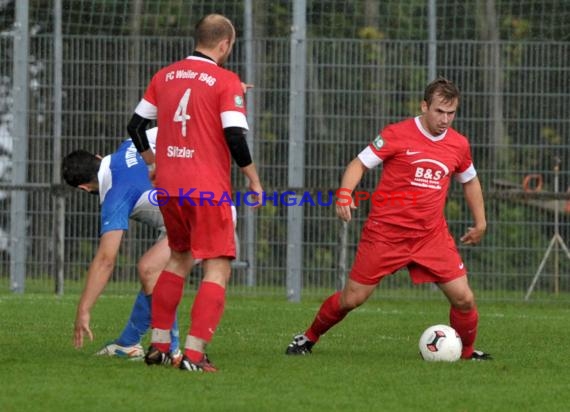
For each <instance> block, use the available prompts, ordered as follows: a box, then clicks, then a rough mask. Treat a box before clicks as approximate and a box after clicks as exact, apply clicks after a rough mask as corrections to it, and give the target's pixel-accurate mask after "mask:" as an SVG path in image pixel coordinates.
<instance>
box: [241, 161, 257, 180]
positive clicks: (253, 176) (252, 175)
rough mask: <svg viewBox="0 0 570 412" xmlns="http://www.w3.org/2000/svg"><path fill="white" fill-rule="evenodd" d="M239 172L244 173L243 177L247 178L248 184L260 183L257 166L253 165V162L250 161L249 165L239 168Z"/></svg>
mask: <svg viewBox="0 0 570 412" xmlns="http://www.w3.org/2000/svg"><path fill="white" fill-rule="evenodd" d="M240 170H241V172H242V173H243V174H244V175H245V177H246V178H247V179H248V180H249V184H250V186H252V185H255V186H258V185H260V184H261V183H260V180H259V175H258V174H257V168H256V167H255V163H250V164H249V165H247V166H245V167H242V168H240Z"/></svg>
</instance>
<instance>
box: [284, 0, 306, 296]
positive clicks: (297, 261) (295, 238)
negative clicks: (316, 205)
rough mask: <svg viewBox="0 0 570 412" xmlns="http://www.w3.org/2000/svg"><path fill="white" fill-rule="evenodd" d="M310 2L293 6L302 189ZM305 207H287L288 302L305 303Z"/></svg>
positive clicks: (299, 182) (294, 129) (292, 99)
mask: <svg viewBox="0 0 570 412" xmlns="http://www.w3.org/2000/svg"><path fill="white" fill-rule="evenodd" d="M306 9H307V7H306V0H296V1H295V3H294V5H293V27H292V28H291V72H290V82H291V91H290V94H289V164H288V186H289V188H290V189H301V188H303V186H304V180H305V170H304V167H305V92H306V91H305V83H306V77H307V76H306V64H307V39H306V31H307V30H306V25H307V23H306ZM302 267H303V207H301V206H290V207H288V208H287V299H288V300H289V301H291V302H299V301H300V300H301V287H302V282H301V280H302V274H301V271H302Z"/></svg>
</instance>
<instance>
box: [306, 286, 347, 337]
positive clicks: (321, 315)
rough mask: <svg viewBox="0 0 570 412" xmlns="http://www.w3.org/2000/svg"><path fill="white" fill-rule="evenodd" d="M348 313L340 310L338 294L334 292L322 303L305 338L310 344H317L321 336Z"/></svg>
mask: <svg viewBox="0 0 570 412" xmlns="http://www.w3.org/2000/svg"><path fill="white" fill-rule="evenodd" d="M348 312H349V311H348V310H342V309H341V308H340V292H336V293H335V294H333V295H331V296H329V297H328V299H327V300H325V301H324V302H323V304H322V305H321V308H320V309H319V311H318V312H317V316H315V320H314V321H313V323H312V325H311V326H310V327H309V329H307V331H306V332H305V336H307V338H308V339H309V340H310V341H311V342H317V341H318V340H319V338H320V337H321V335H323V334H324V333H326V331H328V330H329V329H330V328H332V327H333V326H334V325H336V324H337V323H339V322H340V321H341V320H343V319H344V317H345V316H346V314H347V313H348Z"/></svg>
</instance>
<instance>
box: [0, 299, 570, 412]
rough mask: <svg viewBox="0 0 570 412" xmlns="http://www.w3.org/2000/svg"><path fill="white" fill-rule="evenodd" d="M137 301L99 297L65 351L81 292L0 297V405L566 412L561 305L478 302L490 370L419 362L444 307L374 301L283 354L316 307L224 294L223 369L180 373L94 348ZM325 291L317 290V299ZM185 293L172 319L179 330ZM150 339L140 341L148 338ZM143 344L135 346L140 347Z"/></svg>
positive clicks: (569, 404)
mask: <svg viewBox="0 0 570 412" xmlns="http://www.w3.org/2000/svg"><path fill="white" fill-rule="evenodd" d="M134 295H135V293H133V294H132V295H129V296H116V295H108V296H103V297H102V298H101V299H100V301H99V302H98V304H97V306H96V307H95V310H94V311H93V314H92V326H93V330H94V333H95V341H94V342H93V343H91V342H88V343H87V344H86V346H85V347H84V348H83V349H81V350H76V349H74V348H73V346H72V343H71V338H72V327H73V320H74V314H75V304H76V302H77V300H78V296H77V295H66V296H65V297H63V298H56V297H53V296H49V295H36V294H24V295H10V294H7V293H4V294H1V295H0V325H1V326H0V345H1V351H0V382H1V385H0V410H1V411H18V412H20V411H38V410H41V411H74V410H81V411H145V410H160V411H170V410H191V411H303V412H306V411H486V412H487V411H530V410H535V411H562V410H568V408H570V391H568V371H569V366H570V360H569V359H570V356H569V353H570V352H569V351H568V341H569V338H568V336H569V335H570V332H569V330H568V325H569V324H570V309H569V308H568V306H567V305H565V304H563V303H555V304H544V303H543V304H535V303H534V304H522V303H508V304H507V303H505V304H496V303H487V302H482V303H480V305H479V309H480V330H479V339H478V347H480V348H481V349H483V350H485V351H489V352H491V353H492V354H493V355H494V357H495V360H494V361H492V362H467V361H460V362H457V363H453V364H437V363H427V362H424V361H422V360H421V359H420V358H419V355H418V348H417V341H418V338H419V336H420V334H421V332H422V331H423V329H424V328H425V327H427V326H429V325H432V324H436V323H447V311H448V308H447V304H446V303H444V302H443V301H422V300H411V301H410V300H388V301H382V300H378V299H375V300H372V301H370V302H368V303H366V304H365V305H364V306H363V307H361V308H359V309H357V310H356V311H354V312H353V313H351V314H350V315H349V316H348V317H347V318H346V319H345V321H343V322H342V323H341V324H340V325H337V327H335V328H334V329H332V330H331V331H329V333H328V334H327V335H325V336H324V337H323V338H322V339H321V341H320V342H319V344H318V345H317V346H316V347H315V349H314V351H313V355H312V356H306V357H287V356H285V355H284V350H285V347H286V346H287V344H288V343H289V341H290V340H291V338H292V336H293V335H294V334H295V333H296V332H299V331H301V330H303V329H304V328H305V327H306V326H307V325H308V323H309V322H310V321H311V320H312V317H313V315H314V313H315V311H316V310H317V308H318V307H319V305H320V300H315V299H307V300H305V301H304V302H302V303H300V304H292V303H288V302H286V301H285V300H284V299H281V300H280V299H275V298H274V299H269V298H239V297H234V296H230V297H229V298H228V302H227V305H226V312H225V315H224V318H223V320H222V323H221V324H220V327H219V329H218V332H217V334H216V336H215V337H214V340H213V342H212V344H211V345H210V348H209V355H210V357H211V358H212V360H213V361H214V363H215V364H216V365H217V366H218V367H219V369H220V371H219V372H218V373H216V374H199V373H197V374H194V373H183V372H181V371H178V370H174V369H172V368H167V367H152V368H151V367H147V366H146V365H144V363H142V362H133V361H126V360H121V359H112V358H100V357H95V356H93V353H94V352H95V351H96V350H97V349H98V348H99V347H100V346H101V345H103V344H104V343H105V342H106V341H107V340H109V339H111V338H114V337H116V336H117V335H118V333H119V332H120V330H121V328H122V326H123V324H124V322H125V320H126V317H127V315H128V313H129V311H130V307H131V304H132V302H133V300H134ZM324 297H325V296H323V298H324ZM190 302H191V296H185V297H184V300H183V304H182V306H181V308H180V312H179V318H180V322H181V326H182V334H183V333H184V332H185V331H186V327H187V322H188V318H187V313H188V308H189V305H190ZM147 341H148V337H147ZM147 341H146V342H145V345H146V343H147Z"/></svg>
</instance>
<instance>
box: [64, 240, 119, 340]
mask: <svg viewBox="0 0 570 412" xmlns="http://www.w3.org/2000/svg"><path fill="white" fill-rule="evenodd" d="M122 238H123V231H122V230H112V231H110V232H106V233H104V234H103V235H102V236H101V239H100V241H99V247H98V248H97V253H96V254H95V257H94V258H93V260H92V261H91V264H90V265H89V270H88V271H87V280H86V283H85V287H84V289H83V293H82V294H81V299H80V300H79V304H78V305H77V314H76V316H75V329H74V336H73V343H74V345H75V347H76V348H81V347H82V346H83V337H84V336H85V335H87V336H88V337H89V339H90V340H91V341H92V340H93V332H92V331H91V327H90V319H91V308H93V306H94V305H95V302H96V301H97V299H98V298H99V296H100V295H101V293H102V292H103V290H104V289H105V286H106V285H107V282H108V281H109V278H110V277H111V274H112V273H113V269H114V268H115V261H116V259H117V255H118V253H119V247H120V246H121V240H122Z"/></svg>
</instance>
